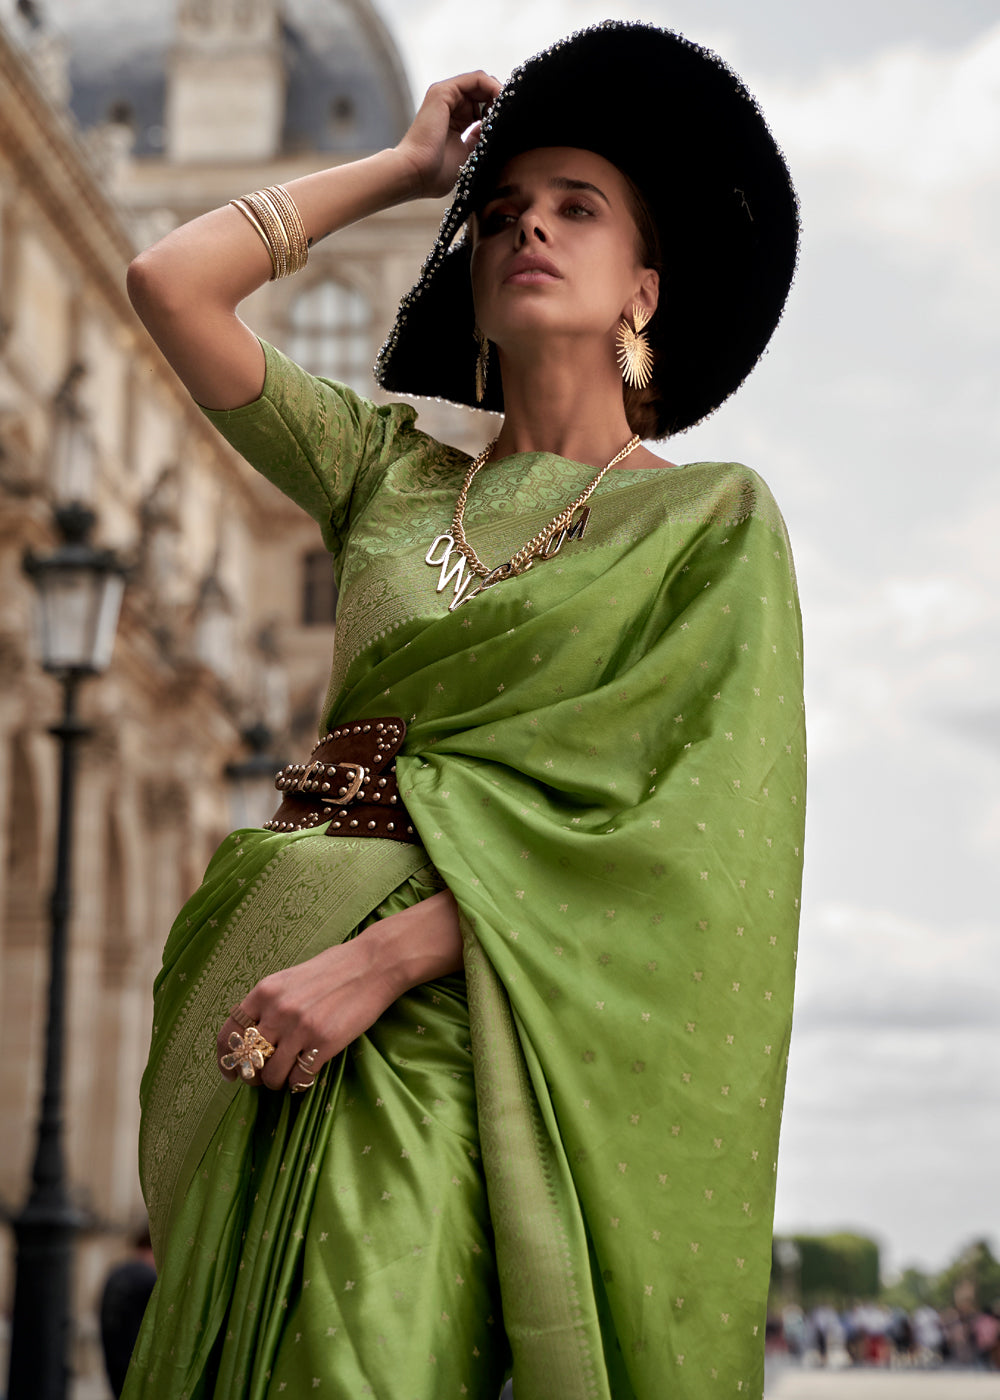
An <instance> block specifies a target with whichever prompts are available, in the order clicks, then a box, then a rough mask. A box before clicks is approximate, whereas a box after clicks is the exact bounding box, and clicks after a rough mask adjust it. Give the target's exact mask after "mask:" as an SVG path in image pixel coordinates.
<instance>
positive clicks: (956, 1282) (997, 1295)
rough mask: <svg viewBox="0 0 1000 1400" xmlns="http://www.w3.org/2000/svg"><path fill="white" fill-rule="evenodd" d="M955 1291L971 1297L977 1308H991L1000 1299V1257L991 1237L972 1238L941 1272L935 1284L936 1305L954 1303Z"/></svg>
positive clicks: (946, 1305) (941, 1305)
mask: <svg viewBox="0 0 1000 1400" xmlns="http://www.w3.org/2000/svg"><path fill="white" fill-rule="evenodd" d="M956 1291H961V1293H962V1294H964V1295H966V1296H969V1297H971V1298H972V1299H973V1300H974V1303H975V1306H976V1307H977V1308H988V1307H989V1306H990V1305H991V1304H992V1303H994V1302H996V1301H997V1300H998V1299H1000V1260H998V1259H997V1258H996V1256H995V1255H994V1253H993V1250H992V1248H991V1247H990V1243H989V1241H988V1240H973V1241H972V1242H971V1243H970V1244H968V1245H966V1247H965V1248H964V1249H963V1250H962V1252H961V1253H960V1254H959V1255H958V1257H957V1258H956V1259H955V1261H954V1262H953V1263H952V1264H949V1265H948V1267H947V1268H946V1269H945V1270H944V1271H943V1273H941V1274H939V1275H938V1278H937V1281H936V1288H935V1293H936V1298H935V1302H936V1304H937V1306H938V1307H948V1306H950V1305H952V1304H954V1302H955V1301H956Z"/></svg>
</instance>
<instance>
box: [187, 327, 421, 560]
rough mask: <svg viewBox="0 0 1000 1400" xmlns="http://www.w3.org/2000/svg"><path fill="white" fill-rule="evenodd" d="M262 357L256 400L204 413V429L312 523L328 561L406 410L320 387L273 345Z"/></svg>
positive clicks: (390, 449)
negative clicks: (228, 446)
mask: <svg viewBox="0 0 1000 1400" xmlns="http://www.w3.org/2000/svg"><path fill="white" fill-rule="evenodd" d="M261 345H262V347H263V350H264V359H265V366H266V369H265V375H264V387H263V389H262V390H261V394H260V398H258V399H255V400H254V402H253V403H249V404H246V405H245V406H244V407H242V408H233V409H208V408H203V409H202V412H203V413H204V414H205V417H206V418H207V419H208V420H209V422H210V423H212V424H214V426H215V427H216V428H217V429H218V430H219V432H220V433H221V434H222V436H223V437H224V438H225V439H226V441H227V442H229V443H230V444H231V445H232V446H233V447H235V448H236V450H237V452H239V453H240V455H241V456H243V457H245V458H246V460H247V461H248V462H249V463H250V465H251V466H252V467H253V468H254V469H255V470H256V471H259V472H260V473H261V475H262V476H265V477H267V479H268V481H271V482H273V483H274V485H275V486H277V487H278V489H279V490H280V491H283V492H284V494H285V495H286V496H288V497H290V498H291V500H293V501H295V503H296V504H297V505H300V506H301V507H302V509H303V510H305V511H307V512H308V513H309V515H311V516H312V517H313V519H314V520H316V521H317V522H318V524H319V526H320V529H321V531H322V533H323V541H324V543H325V544H326V547H327V549H328V550H329V551H330V552H331V554H334V555H337V554H339V553H340V551H341V549H342V546H343V543H344V538H345V535H346V532H347V528H348V525H349V522H350V519H351V517H352V515H353V514H355V513H356V512H357V511H358V510H360V509H361V507H362V506H363V505H364V504H365V502H366V501H367V499H368V497H369V495H370V494H371V492H372V491H373V490H374V488H375V485H376V484H377V482H378V480H379V478H380V477H381V476H382V473H383V472H384V470H385V468H386V466H387V465H388V463H389V462H391V461H392V460H393V459H394V458H395V457H397V456H399V455H400V454H401V451H402V446H401V443H400V442H399V439H401V438H402V437H405V436H406V435H408V434H409V433H411V432H412V431H413V424H414V419H415V417H416V413H415V410H414V409H413V408H411V407H410V406H409V405H408V404H400V403H396V404H388V405H385V406H378V405H376V404H373V403H371V402H370V401H369V400H368V399H365V398H362V397H361V395H360V394H356V393H355V392H354V390H353V389H349V388H348V387H347V386H346V385H345V384H337V383H334V382H333V381H332V380H328V379H319V378H317V377H316V376H315V375H312V374H309V373H308V372H307V371H306V370H304V369H302V368H301V366H299V365H297V364H295V362H294V361H293V360H290V359H289V358H288V357H287V355H283V354H282V353H281V351H280V350H276V349H275V348H274V346H273V345H268V344H267V343H266V342H264V341H261Z"/></svg>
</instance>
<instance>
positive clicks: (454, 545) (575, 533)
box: [424, 434, 641, 612]
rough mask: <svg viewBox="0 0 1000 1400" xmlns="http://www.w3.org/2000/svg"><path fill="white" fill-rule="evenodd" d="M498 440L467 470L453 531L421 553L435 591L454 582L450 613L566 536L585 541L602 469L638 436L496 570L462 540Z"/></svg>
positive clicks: (547, 553) (635, 441) (553, 549)
mask: <svg viewBox="0 0 1000 1400" xmlns="http://www.w3.org/2000/svg"><path fill="white" fill-rule="evenodd" d="M497 441H498V440H497V439H496V438H494V439H493V441H492V442H491V443H490V445H489V446H488V447H487V448H485V449H484V450H483V451H482V452H480V454H479V456H478V457H477V458H476V459H475V461H474V462H473V463H472V465H471V466H470V467H469V470H468V471H467V472H466V473H465V480H464V481H463V482H462V489H461V491H459V493H458V500H457V501H456V503H455V514H454V516H453V518H452V522H451V530H450V531H449V532H446V533H445V534H441V535H438V536H437V537H436V539H435V540H434V543H433V544H432V545H431V547H430V549H429V550H428V551H427V553H426V554H425V555H424V561H425V563H427V564H430V565H431V566H432V568H436V569H438V568H439V569H440V570H441V574H440V577H439V579H438V584H437V590H436V591H437V592H438V593H443V592H444V590H445V589H446V588H447V587H448V584H449V583H450V584H451V585H452V588H453V590H454V596H453V598H452V600H451V602H450V603H449V604H448V611H449V612H454V611H455V609H456V608H457V607H458V606H459V605H460V604H462V603H467V602H468V600H469V599H470V598H475V597H476V595H477V594H479V593H482V591H483V590H484V589H485V588H492V587H493V585H494V584H495V583H502V582H503V580H504V579H508V578H516V577H517V575H518V574H523V573H526V572H527V571H528V569H530V568H531V566H532V565H533V564H534V562H535V560H536V559H551V558H552V556H553V555H554V554H558V552H559V550H560V549H561V548H562V546H563V545H564V544H565V542H566V540H579V539H583V536H584V533H585V532H586V529H587V521H588V520H589V519H590V507H589V506H587V504H586V503H587V501H589V499H590V497H591V496H592V495H593V493H594V491H595V490H596V489H597V486H598V485H599V484H600V482H601V481H602V480H603V478H604V474H605V472H608V471H610V470H611V468H612V467H616V466H617V465H618V463H619V462H623V461H624V460H625V458H626V457H627V456H628V455H629V453H630V452H634V451H635V449H636V448H637V447H638V446H639V443H640V441H641V439H640V438H639V436H638V434H637V435H636V436H635V437H634V438H632V439H630V441H628V442H627V443H626V444H625V446H624V447H623V448H622V450H621V451H620V452H619V453H618V454H617V456H615V457H612V459H611V461H610V462H609V463H608V464H607V466H605V467H602V468H601V470H600V471H599V472H598V473H597V475H596V476H595V477H594V479H593V481H592V482H591V483H590V485H589V486H588V487H586V489H585V490H584V491H582V492H581V493H580V495H579V496H577V498H576V500H575V501H573V502H572V503H571V504H570V505H568V506H567V507H566V509H565V510H562V511H560V512H559V514H558V515H557V516H555V518H554V519H552V520H550V521H549V523H548V524H547V525H546V526H545V527H544V529H542V530H539V532H538V534H537V535H533V536H532V537H531V539H530V540H529V541H528V543H527V544H525V545H522V546H521V548H520V549H519V550H518V551H517V553H516V554H514V555H512V556H511V558H510V559H508V560H507V562H506V563H504V564H498V565H497V566H496V568H493V569H491V568H490V567H489V566H488V565H487V564H484V563H483V561H482V560H481V559H480V558H479V555H478V554H477V553H476V551H475V550H474V549H473V548H472V545H471V544H469V542H468V540H467V539H466V538H465V526H464V520H465V504H466V501H467V500H468V499H469V487H470V486H471V485H472V482H473V479H474V478H475V477H476V475H477V474H478V473H479V471H480V470H481V469H482V468H483V467H484V466H485V465H486V462H487V460H488V458H489V455H490V453H491V452H492V451H493V449H494V447H496V445H497ZM581 506H582V507H584V510H583V513H582V515H581V516H580V518H579V519H578V520H576V521H575V522H574V523H573V524H572V525H571V524H570V521H572V520H573V516H574V515H575V514H576V512H577V511H578V510H580V508H581ZM476 578H478V579H479V582H478V583H476V584H474V583H473V580H474V579H476Z"/></svg>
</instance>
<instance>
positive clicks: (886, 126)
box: [379, 0, 1000, 1268]
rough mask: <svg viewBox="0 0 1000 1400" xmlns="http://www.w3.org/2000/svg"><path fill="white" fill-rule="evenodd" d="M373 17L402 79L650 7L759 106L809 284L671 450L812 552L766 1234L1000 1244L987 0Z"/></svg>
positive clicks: (799, 285)
mask: <svg viewBox="0 0 1000 1400" xmlns="http://www.w3.org/2000/svg"><path fill="white" fill-rule="evenodd" d="M379 8H380V10H381V13H382V14H383V15H384V17H385V18H386V20H387V21H388V23H389V24H390V25H391V27H392V29H393V31H394V33H395V34H396V35H397V37H398V39H399V42H400V47H401V49H402V51H403V55H404V59H405V61H406V63H407V65H408V68H409V73H410V78H411V81H412V84H413V87H414V90H415V92H417V93H422V92H423V90H424V88H425V87H426V86H427V84H428V83H430V82H431V81H433V80H434V79H435V78H438V77H444V76H447V75H448V74H450V73H451V72H457V71H462V70H464V69H467V68H473V67H480V66H482V67H485V68H487V69H489V70H491V71H492V72H494V73H496V74H497V76H499V77H504V76H505V75H506V74H507V73H508V72H509V70H510V69H511V67H513V65H514V64H515V63H517V62H518V61H519V60H520V59H522V58H524V57H526V56H527V55H529V54H531V53H533V52H535V51H537V50H538V49H539V48H542V47H545V46H546V45H547V44H549V43H550V42H551V41H553V40H554V39H556V38H559V37H560V36H562V35H564V34H566V33H569V32H571V31H572V30H573V29H576V28H579V27H580V26H582V25H585V24H588V23H591V22H593V21H595V20H599V19H604V18H608V17H635V18H641V19H647V20H650V21H652V22H654V23H658V24H662V25H665V26H667V27H670V28H675V29H679V30H681V31H682V32H683V33H685V34H687V35H688V36H689V37H690V38H692V39H694V40H696V41H697V42H699V43H702V44H707V45H709V46H710V47H712V48H715V49H717V50H718V51H719V52H720V53H721V54H722V55H723V56H724V57H725V58H726V59H727V60H728V61H729V62H730V63H731V64H732V66H734V67H735V68H736V69H737V71H738V72H740V73H741V74H742V75H743V77H744V79H745V80H746V82H747V83H748V85H749V86H750V87H751V89H752V90H753V91H754V92H755V93H756V94H757V95H758V97H759V98H760V100H761V103H762V106H763V108H764V111H765V114H766V115H767V117H768V119H769V121H770V123H771V126H772V129H773V130H774V132H775V134H776V136H777V138H778V140H779V142H780V143H781V145H782V146H783V147H784V149H785V152H786V154H787V157H788V160H789V164H790V166H791V169H792V172H793V174H794V177H795V180H796V183H797V186H798V189H799V193H800V196H801V200H802V213H803V223H804V240H803V247H802V258H801V266H800V271H799V275H798V279H797V282H796V286H795V288H794V290H793V293H792V297H791V300H790V302H789V307H788V311H787V313H786V316H785V319H784V321H783V322H782V325H781V326H780V327H779V329H778V332H777V334H776V336H775V338H774V341H773V342H772V348H771V351H770V353H769V355H768V356H767V358H766V359H765V360H764V362H763V363H762V364H761V366H760V367H759V368H758V369H757V370H756V371H755V373H754V375H753V376H752V378H751V379H750V380H749V381H748V383H747V384H746V385H745V386H744V389H743V390H742V391H741V393H740V395H739V396H738V397H737V398H736V399H735V400H734V401H733V402H732V403H730V404H729V405H728V406H726V407H725V408H723V409H722V410H721V411H720V412H719V413H718V414H716V415H715V417H714V418H712V419H711V420H709V422H708V423H707V424H704V425H703V426H702V427H700V428H698V429H696V430H694V431H693V432H691V433H688V434H685V435H684V436H683V437H681V438H678V439H675V440H674V442H673V443H672V444H671V445H670V446H669V447H668V448H667V449H666V455H668V456H670V457H672V458H673V459H674V460H680V461H692V460H698V459H702V458H726V459H731V458H736V459H740V460H742V461H745V462H748V463H749V464H750V465H752V466H754V467H755V468H757V469H758V470H759V471H760V472H762V473H763V475H764V476H765V477H766V478H767V480H768V481H769V483H770V485H771V487H772V489H773V490H774V492H775V495H776V496H777V498H778V501H779V503H780V504H781V506H782V509H783V511H784V513H785V516H786V518H787V520H788V525H789V529H790V531H791V534H792V541H793V544H794V546H795V549H796V557H797V563H798V570H799V581H800V587H801V592H802V600H803V608H804V612H805V622H806V641H807V663H808V690H807V703H808V712H809V722H810V734H811V776H810V810H809V821H810V826H809V837H808V845H807V872H806V890H805V899H804V914H803V923H802V937H801V954H800V960H799V970H800V971H799V993H798V1006H797V1013H796V1026H795V1035H794V1041H793V1051H792V1060H791V1066H790V1071H789V1082H788V1098H787V1102H786V1111H785V1127H784V1139H783V1157H782V1162H781V1166H780V1169H779V1185H778V1209H777V1225H778V1227H779V1228H781V1229H792V1228H806V1229H817V1230H818V1229H825V1228H828V1227H851V1228H856V1229H860V1230H863V1231H866V1232H871V1233H874V1234H875V1235H877V1236H878V1237H879V1238H880V1239H881V1240H882V1241H883V1243H884V1246H885V1259H886V1262H887V1263H888V1264H889V1266H890V1267H893V1266H895V1267H901V1266H903V1265H905V1264H907V1263H910V1262H916V1263H918V1264H920V1265H922V1266H924V1267H931V1268H937V1267H940V1266H942V1265H943V1264H944V1263H945V1262H946V1261H947V1260H948V1259H949V1258H950V1257H951V1256H952V1255H953V1254H954V1252H955V1251H956V1250H957V1249H958V1248H959V1247H960V1246H961V1245H962V1244H963V1243H965V1242H966V1241H967V1240H968V1239H970V1238H972V1237H976V1236H981V1235H987V1236H989V1237H991V1238H992V1240H993V1242H994V1245H995V1246H996V1247H997V1248H998V1249H1000V1206H998V1201H1000V1192H998V1190H997V1164H998V1162H1000V1091H998V1088H997V1086H998V1083H1000V1030H998V1027H1000V1016H998V986H1000V912H998V900H1000V451H998V448H1000V355H998V350H1000V330H998V326H1000V256H998V249H1000V175H998V172H1000V5H998V3H997V0H948V3H947V4H942V3H940V0H864V2H863V3H862V0H839V3H838V4H836V5H829V4H822V5H821V4H819V3H816V0H757V3H755V4H752V5H751V4H747V3H746V0H648V2H647V3H636V4H632V5H624V6H623V5H617V4H614V3H606V2H605V3H591V0H478V3H477V4H475V5H471V4H469V3H468V0H379ZM646 80H648V81H654V82H655V81H656V75H655V74H649V75H644V74H641V73H640V74H637V75H636V81H639V82H641V81H646Z"/></svg>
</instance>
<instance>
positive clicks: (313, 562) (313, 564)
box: [302, 549, 337, 627]
mask: <svg viewBox="0 0 1000 1400" xmlns="http://www.w3.org/2000/svg"><path fill="white" fill-rule="evenodd" d="M336 616H337V585H336V583H335V582H334V580H333V565H332V563H331V561H330V556H329V554H327V552H326V550H325V549H315V550H311V551H310V552H309V553H308V554H306V555H305V556H304V558H303V560H302V622H303V624H304V625H305V626H306V627H329V626H330V624H331V623H332V622H334V621H335V620H336Z"/></svg>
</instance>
